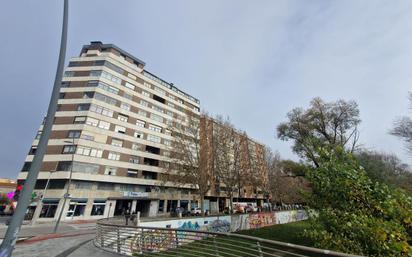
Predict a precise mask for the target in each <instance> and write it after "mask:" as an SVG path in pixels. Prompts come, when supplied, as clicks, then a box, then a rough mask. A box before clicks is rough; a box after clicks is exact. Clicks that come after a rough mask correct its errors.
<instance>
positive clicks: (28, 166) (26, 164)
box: [21, 162, 31, 171]
mask: <svg viewBox="0 0 412 257" xmlns="http://www.w3.org/2000/svg"><path fill="white" fill-rule="evenodd" d="M30 166H31V162H25V163H24V165H23V168H21V171H29V169H30Z"/></svg>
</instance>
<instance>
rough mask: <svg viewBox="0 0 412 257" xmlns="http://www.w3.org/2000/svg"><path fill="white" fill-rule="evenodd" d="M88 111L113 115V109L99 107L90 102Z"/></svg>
mask: <svg viewBox="0 0 412 257" xmlns="http://www.w3.org/2000/svg"><path fill="white" fill-rule="evenodd" d="M90 111H92V112H95V113H98V114H101V115H104V116H108V117H113V111H112V110H109V109H107V108H104V107H101V106H99V105H95V104H92V105H91V106H90Z"/></svg>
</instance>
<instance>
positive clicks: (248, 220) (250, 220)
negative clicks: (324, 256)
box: [141, 210, 307, 232]
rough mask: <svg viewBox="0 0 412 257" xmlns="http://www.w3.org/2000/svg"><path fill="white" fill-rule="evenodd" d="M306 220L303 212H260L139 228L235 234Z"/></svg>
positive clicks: (148, 225)
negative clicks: (241, 231)
mask: <svg viewBox="0 0 412 257" xmlns="http://www.w3.org/2000/svg"><path fill="white" fill-rule="evenodd" d="M305 219H307V214H306V212H305V211H304V210H292V211H280V212H262V213H250V214H240V215H232V216H230V215H225V216H210V217H196V218H184V219H176V220H163V221H151V222H143V223H141V226H144V227H157V228H180V229H188V230H199V231H209V232H235V231H240V230H246V229H257V228H262V227H266V226H270V225H275V224H285V223H290V222H295V221H300V220H305Z"/></svg>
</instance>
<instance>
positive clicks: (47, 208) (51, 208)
mask: <svg viewBox="0 0 412 257" xmlns="http://www.w3.org/2000/svg"><path fill="white" fill-rule="evenodd" d="M58 205H59V200H49V199H43V205H42V208H41V211H40V216H39V217H40V218H53V217H54V215H55V214H56V210H57V206H58Z"/></svg>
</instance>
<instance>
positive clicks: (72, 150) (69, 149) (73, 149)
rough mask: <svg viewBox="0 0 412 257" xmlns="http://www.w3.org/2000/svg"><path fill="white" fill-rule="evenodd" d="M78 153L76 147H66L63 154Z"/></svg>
mask: <svg viewBox="0 0 412 257" xmlns="http://www.w3.org/2000/svg"><path fill="white" fill-rule="evenodd" d="M75 152H76V146H75V145H65V146H64V147H63V154H74V153H75Z"/></svg>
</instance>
